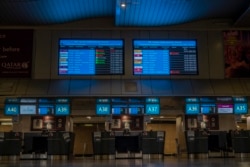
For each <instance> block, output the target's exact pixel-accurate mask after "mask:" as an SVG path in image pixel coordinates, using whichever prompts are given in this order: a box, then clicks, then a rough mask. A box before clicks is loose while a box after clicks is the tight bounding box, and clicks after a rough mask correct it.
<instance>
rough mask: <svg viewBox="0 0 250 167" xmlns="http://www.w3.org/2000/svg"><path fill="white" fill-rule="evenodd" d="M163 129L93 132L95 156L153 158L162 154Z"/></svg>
mask: <svg viewBox="0 0 250 167" xmlns="http://www.w3.org/2000/svg"><path fill="white" fill-rule="evenodd" d="M164 143H165V132H164V131H149V132H141V131H131V132H123V131H118V132H94V133H93V150H94V156H95V158H109V159H113V158H153V157H163V155H164Z"/></svg>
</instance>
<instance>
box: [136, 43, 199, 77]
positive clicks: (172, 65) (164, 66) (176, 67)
mask: <svg viewBox="0 0 250 167" xmlns="http://www.w3.org/2000/svg"><path fill="white" fill-rule="evenodd" d="M133 59H134V60H133V62H134V65H133V73H134V75H197V74H198V63H197V62H198V61H197V59H198V58H197V43H196V40H134V41H133Z"/></svg>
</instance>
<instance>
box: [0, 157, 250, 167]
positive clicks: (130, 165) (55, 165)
mask: <svg viewBox="0 0 250 167" xmlns="http://www.w3.org/2000/svg"><path fill="white" fill-rule="evenodd" d="M249 166H250V158H208V159H204V158H203V159H187V158H176V157H164V158H163V159H150V160H149V159H115V160H93V159H92V158H87V159H74V160H1V161H0V167H249Z"/></svg>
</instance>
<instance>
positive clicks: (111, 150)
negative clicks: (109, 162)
mask: <svg viewBox="0 0 250 167" xmlns="http://www.w3.org/2000/svg"><path fill="white" fill-rule="evenodd" d="M93 151H94V156H95V158H96V159H99V158H105V159H106V158H108V159H113V158H114V156H115V136H114V135H113V134H112V133H110V132H94V133H93Z"/></svg>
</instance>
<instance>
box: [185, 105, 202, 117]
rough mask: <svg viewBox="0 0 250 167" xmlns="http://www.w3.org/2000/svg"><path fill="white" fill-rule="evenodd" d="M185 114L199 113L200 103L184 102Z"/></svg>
mask: <svg viewBox="0 0 250 167" xmlns="http://www.w3.org/2000/svg"><path fill="white" fill-rule="evenodd" d="M185 113H186V114H191V115H192V114H194V115H195V114H199V113H200V104H192V103H190V104H186V110H185Z"/></svg>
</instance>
